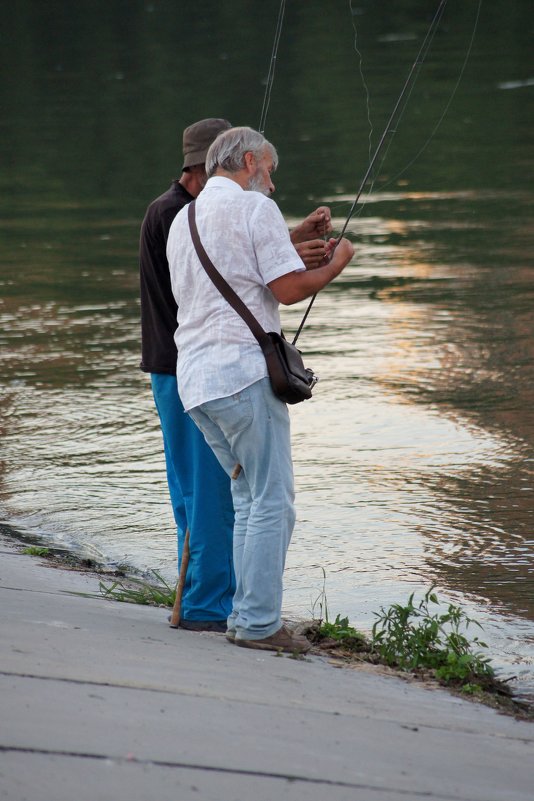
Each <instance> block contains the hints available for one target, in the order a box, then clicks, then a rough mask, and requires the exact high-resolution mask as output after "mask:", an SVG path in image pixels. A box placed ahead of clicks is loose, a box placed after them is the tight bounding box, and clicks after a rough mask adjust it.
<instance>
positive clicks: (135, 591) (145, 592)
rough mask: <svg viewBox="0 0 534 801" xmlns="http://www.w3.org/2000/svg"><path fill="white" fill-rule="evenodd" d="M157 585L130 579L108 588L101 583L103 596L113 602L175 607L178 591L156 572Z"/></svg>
mask: <svg viewBox="0 0 534 801" xmlns="http://www.w3.org/2000/svg"><path fill="white" fill-rule="evenodd" d="M151 573H152V575H153V576H154V577H155V578H156V583H154V582H149V581H146V580H143V579H136V578H128V579H127V580H125V581H114V582H113V583H112V584H111V586H106V584H104V582H103V581H101V582H100V583H99V590H100V593H101V595H103V596H104V597H105V598H109V599H112V600H113V601H122V602H124V603H129V604H143V605H145V606H170V607H172V606H173V605H174V600H175V598H176V589H175V587H171V586H170V585H169V584H167V582H166V581H165V579H164V578H163V577H162V576H161V575H160V574H159V573H158V572H157V571H156V570H152V571H151Z"/></svg>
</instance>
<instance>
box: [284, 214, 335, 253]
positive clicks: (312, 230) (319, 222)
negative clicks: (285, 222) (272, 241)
mask: <svg viewBox="0 0 534 801" xmlns="http://www.w3.org/2000/svg"><path fill="white" fill-rule="evenodd" d="M331 230H332V220H331V217H330V209H329V208H328V206H319V208H318V209H315V211H312V213H311V214H308V216H307V217H305V218H304V220H303V221H302V222H301V223H300V225H297V226H296V227H295V228H293V230H292V231H291V233H290V234H289V236H290V237H291V241H292V242H293V244H294V245H297V244H299V243H300V242H306V240H308V239H317V238H318V237H320V236H326V235H327V234H329V233H330V232H331ZM299 255H300V253H299ZM301 258H302V256H301ZM303 261H304V260H303Z"/></svg>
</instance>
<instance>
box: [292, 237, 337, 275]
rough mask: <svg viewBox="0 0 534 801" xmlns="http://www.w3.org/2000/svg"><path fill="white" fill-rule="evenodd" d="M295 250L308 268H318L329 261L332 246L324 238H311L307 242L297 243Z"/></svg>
mask: <svg viewBox="0 0 534 801" xmlns="http://www.w3.org/2000/svg"><path fill="white" fill-rule="evenodd" d="M334 242H335V240H334ZM295 250H296V251H297V253H298V254H299V256H300V258H301V259H302V261H303V262H304V264H305V265H306V269H307V270H316V269H317V267H320V266H321V264H324V263H325V262H326V261H327V256H328V254H329V252H330V250H331V247H330V243H328V242H325V241H324V239H309V240H308V241H307V242H299V243H298V244H296V245H295Z"/></svg>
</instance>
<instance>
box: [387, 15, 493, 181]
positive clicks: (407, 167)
mask: <svg viewBox="0 0 534 801" xmlns="http://www.w3.org/2000/svg"><path fill="white" fill-rule="evenodd" d="M481 9H482V0H478V6H477V12H476V16H475V22H474V25H473V31H472V33H471V39H470V41H469V44H468V46H467V52H466V54H465V58H464V61H463V64H462V66H461V68H460V74H459V76H458V80H457V81H456V84H455V85H454V88H453V90H452V93H451V95H450V97H449V99H448V101H447V103H446V105H445V108H444V110H443V113H442V115H441V117H440V118H439V120H438V121H437V123H436V125H435V126H434V128H433V129H432V131H431V133H430V135H429V137H428V139H427V140H426V142H425V143H424V145H423V146H422V147H421V149H420V150H419V151H418V152H417V153H416V154H415V156H414V157H413V159H412V160H411V161H409V162H408V164H407V165H406V166H405V167H403V168H402V170H401V171H400V172H398V173H397V174H396V175H395V176H394V177H393V178H391V179H390V180H389V181H387V183H385V184H383V186H381V189H385V188H386V187H388V186H391V184H393V183H395V181H397V180H398V179H399V178H400V177H401V175H404V173H405V172H406V171H407V170H409V169H410V167H411V166H412V165H413V164H415V162H416V161H417V159H418V158H419V157H420V156H421V154H422V153H424V151H425V150H426V149H427V147H428V145H429V144H430V142H431V141H432V139H433V138H434V136H435V135H436V133H437V131H438V128H439V127H440V125H441V123H442V122H443V120H444V119H445V116H446V115H447V112H448V111H449V108H450V105H451V103H452V101H453V100H454V97H455V95H456V92H457V91H458V87H459V86H460V83H461V80H462V78H463V75H464V72H465V68H466V67H467V62H468V61H469V58H470V56H471V50H472V49H473V43H474V41H475V36H476V32H477V29H478V23H479V19H480V11H481ZM388 149H389V148H388ZM386 155H387V151H386ZM384 158H385V156H384ZM382 163H383V161H382Z"/></svg>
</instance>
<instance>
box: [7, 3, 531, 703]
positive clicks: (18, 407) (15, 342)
mask: <svg viewBox="0 0 534 801" xmlns="http://www.w3.org/2000/svg"><path fill="white" fill-rule="evenodd" d="M230 5H232V7H233V11H232V13H230V11H231V9H230ZM287 5H288V8H287V11H286V18H285V22H284V29H283V34H282V38H281V43H280V50H279V54H278V64H277V73H276V78H275V83H274V87H273V93H272V101H271V108H270V110H269V117H268V122H267V131H266V132H267V135H268V136H269V137H270V138H271V139H272V140H273V142H274V143H275V144H276V145H277V147H278V150H279V153H280V158H281V165H280V168H279V170H278V172H277V175H276V176H275V182H276V184H277V193H276V195H275V199H277V200H278V202H279V204H280V206H281V208H282V210H283V212H284V215H285V216H286V219H287V222H288V225H292V224H294V223H295V222H296V221H298V220H299V219H300V218H301V217H302V216H303V215H304V214H306V213H307V212H308V211H309V210H311V208H313V207H314V206H315V205H316V204H318V203H323V202H326V203H328V204H329V205H330V206H331V208H332V213H333V218H334V225H335V228H336V229H337V230H338V231H339V230H340V228H341V226H342V225H343V222H344V219H345V216H346V214H347V211H348V208H349V206H350V202H351V201H352V198H353V197H354V194H355V192H356V190H357V188H358V185H359V181H360V179H361V177H362V175H363V173H364V172H365V167H366V164H367V161H368V158H369V149H370V148H371V150H372V148H373V147H374V146H376V143H377V141H378V138H379V136H380V134H381V131H382V129H383V127H384V125H385V122H386V120H387V118H388V115H389V112H390V110H391V108H392V106H393V104H394V102H395V99H396V96H397V94H398V92H399V91H400V88H401V86H402V83H403V81H404V78H405V77H406V75H407V73H408V70H409V68H410V66H411V63H412V61H413V59H414V57H415V54H416V53H417V50H418V49H419V46H420V42H421V40H422V37H424V35H425V32H426V29H427V27H428V24H429V22H430V19H431V17H432V14H433V11H434V10H435V8H434V4H433V3H430V2H429V3H420V2H419V3H415V2H408V0H407V1H406V2H402V3H401V2H399V3H397V4H395V7H396V10H395V12H394V13H393V12H392V13H389V14H385V13H384V9H383V8H382V5H381V4H380V3H378V2H376V3H375V2H370V1H369V2H360V3H357V2H356V0H353V2H352V3H348V2H339V3H338V2H336V3H329V4H328V14H329V18H328V20H327V19H326V18H325V12H324V9H325V4H324V3H321V2H318V0H314V1H313V2H307V3H306V4H298V3H288V4H287ZM278 7H279V3H278V2H275V1H274V0H272V1H271V2H265V3H262V4H257V3H252V2H251V1H249V2H246V0H241V2H236V3H234V4H222V3H216V2H200V3H198V2H195V3H192V2H182V3H180V4H175V3H171V2H151V3H133V4H131V7H130V8H129V13H128V15H127V16H125V15H124V9H125V7H124V4H122V3H119V2H117V1H116V0H111V2H107V3H106V4H103V3H95V4H92V5H91V6H90V7H89V6H87V7H86V6H83V5H82V6H80V7H78V6H76V8H74V7H73V6H72V4H69V3H66V2H59V1H58V2H56V3H53V4H47V5H46V6H43V5H42V4H41V3H38V2H36V1H34V2H21V3H17V4H16V7H15V8H14V9H13V13H12V14H10V16H9V19H6V21H5V26H3V27H4V28H5V30H4V31H3V33H2V37H3V39H4V41H3V55H2V58H3V59H4V60H5V64H3V67H4V68H3V69H2V73H1V74H2V78H0V96H1V98H2V107H3V108H4V109H5V113H4V115H3V121H2V124H1V125H0V152H1V154H2V162H3V165H4V166H3V169H2V174H1V177H0V182H1V183H0V185H1V190H2V191H1V199H0V208H1V211H2V229H1V239H0V253H1V265H2V266H1V274H0V295H1V298H0V321H1V332H0V344H1V347H2V360H1V364H0V382H1V383H0V414H1V422H0V435H1V451H0V521H1V522H2V523H3V524H4V525H7V526H11V527H12V529H13V530H14V531H18V532H21V533H22V534H24V535H27V536H32V537H34V538H37V539H39V540H41V539H42V540H43V541H44V542H52V543H54V544H56V545H60V546H62V547H66V548H69V549H73V550H75V551H76V552H78V553H79V554H80V555H85V556H91V557H93V558H96V559H98V560H101V561H104V562H106V563H108V564H110V565H112V564H115V565H116V564H120V565H124V566H126V567H127V568H130V569H135V570H137V571H140V572H141V573H147V571H150V570H153V569H155V570H159V571H161V573H162V574H163V575H164V576H165V577H166V578H168V579H169V580H171V581H172V580H174V578H175V576H176V554H175V547H176V546H175V534H174V531H173V523H172V517H171V512H170V508H169V505H168V503H167V495H166V484H165V474H164V465H163V454H162V444H161V439H160V434H159V428H158V423H157V417H156V414H155V411H154V408H153V403H152V399H151V396H150V391H149V386H148V381H147V378H146V376H145V375H143V374H142V373H141V372H140V371H139V370H138V367H137V365H138V361H139V303H138V278H137V240H138V232H139V225H140V222H141V219H142V216H143V213H144V209H145V207H146V205H147V203H148V202H149V201H150V200H151V199H152V198H153V197H155V196H156V195H157V194H159V193H160V192H161V191H163V190H164V189H165V188H166V187H167V185H168V183H169V182H170V180H171V179H172V178H173V177H175V176H176V175H177V174H179V167H180V132H181V130H182V128H183V127H184V126H185V125H187V124H189V123H190V122H192V121H194V120H195V119H199V118H201V117H204V116H212V115H216V116H226V117H228V118H229V119H231V120H232V121H233V122H234V123H236V124H241V123H243V124H252V125H256V124H257V122H258V119H259V115H260V110H261V103H262V98H263V87H264V83H265V76H266V73H267V69H268V65H269V56H270V52H271V46H272V36H273V34H274V28H275V23H276V16H277V13H278ZM422 7H424V10H422ZM199 9H201V11H202V13H199ZM477 10H478V3H477V2H475V1H474V2H472V3H459V2H456V3H455V2H451V3H449V6H448V8H447V10H446V13H445V16H444V19H443V23H442V27H441V28H440V30H439V32H438V34H437V35H436V37H435V39H434V42H433V45H432V48H431V51H430V53H429V56H428V58H427V61H426V63H425V64H424V65H423V67H422V68H421V70H420V74H419V77H418V81H417V83H416V86H415V89H414V91H413V93H412V95H411V97H410V101H409V104H408V106H407V108H406V111H405V113H404V115H403V117H402V119H401V122H400V124H399V126H398V131H397V133H396V134H395V136H394V137H392V138H391V141H390V142H388V145H389V147H388V148H387V158H386V160H385V161H384V163H383V164H381V166H380V173H379V175H378V176H377V178H376V180H375V182H374V185H373V187H372V191H371V192H370V193H369V194H368V193H366V197H365V205H364V206H363V207H362V208H361V209H359V211H358V213H357V214H356V215H355V217H354V218H353V219H352V221H351V223H350V226H349V229H348V233H349V236H350V237H351V238H352V239H353V241H354V243H355V246H356V255H355V258H354V260H353V262H352V264H351V265H350V266H349V267H348V268H347V270H346V271H345V273H344V274H343V276H342V277H341V278H340V279H339V280H338V281H337V282H336V283H335V284H333V285H332V286H331V287H329V288H328V289H327V290H326V291H325V292H323V293H321V295H320V296H319V298H318V299H317V301H316V304H315V306H314V309H313V312H312V314H311V316H310V321H309V324H308V325H307V326H306V328H305V330H304V333H303V334H302V336H301V339H300V343H301V346H302V349H303V350H304V352H305V354H306V361H307V362H309V364H310V365H311V366H313V367H314V369H315V371H316V372H317V373H318V374H319V375H320V383H319V384H318V386H317V388H316V390H315V393H314V398H313V399H312V401H310V402H307V403H304V404H301V405H300V406H298V407H295V408H292V410H291V417H292V430H293V441H294V461H295V473H296V485H297V507H298V518H297V526H296V530H295V535H294V539H293V542H292V545H291V548H290V551H289V554H288V562H287V569H286V593H285V609H286V611H287V612H288V613H292V614H298V615H301V616H304V615H307V614H308V613H309V612H310V610H312V609H313V608H314V605H315V607H316V610H317V603H316V602H317V599H318V597H319V595H320V594H321V591H322V589H323V571H324V573H325V575H326V595H327V599H328V607H329V612H330V616H331V617H334V616H335V614H337V613H338V612H339V613H341V614H342V615H348V616H349V617H350V619H351V622H352V623H353V624H354V625H357V626H361V627H363V628H369V627H370V626H371V625H372V623H373V620H374V618H373V612H375V611H378V610H379V609H380V607H381V606H387V605H389V604H390V603H393V602H398V601H404V600H406V599H407V597H408V595H409V594H410V593H411V592H416V593H417V594H418V596H420V595H421V594H422V593H423V592H425V591H426V590H427V589H428V588H429V587H430V586H431V585H432V584H435V585H436V586H437V592H438V596H439V597H440V599H442V601H443V602H449V601H454V602H457V603H461V604H462V605H463V606H464V607H465V609H466V611H467V612H468V613H469V614H471V615H472V616H473V617H475V618H476V619H477V620H479V621H480V622H481V623H482V624H483V626H484V634H483V635H482V638H483V639H484V640H485V641H486V642H487V643H488V645H489V647H490V650H489V653H490V655H491V656H492V658H493V661H494V664H495V665H496V666H497V667H498V668H499V669H500V670H501V671H502V674H503V675H505V676H506V677H510V676H516V677H517V678H516V679H515V680H514V686H515V687H516V689H517V690H518V692H519V693H522V694H525V695H527V694H528V695H532V694H534V533H533V528H534V525H533V520H534V514H533V509H534V481H533V473H534V367H533V364H534V333H533V328H532V322H533V313H532V312H533V308H534V304H533V299H534V298H533V296H534V292H533V262H532V255H531V254H532V250H533V244H534V242H533V238H534V237H533V230H534V229H533V225H532V210H533V205H534V193H533V191H532V186H531V178H530V176H531V175H532V166H533V148H532V141H531V130H532V124H533V122H534V113H533V102H532V101H533V95H534V77H533V73H532V64H531V62H530V60H529V59H530V48H529V41H530V38H529V37H530V34H531V28H532V20H531V15H530V7H529V4H527V2H515V3H508V2H506V3H504V2H499V1H496V2H493V3H492V4H491V5H490V4H485V5H482V10H481V14H480V19H479V22H478V27H477V30H476V34H475V37H474V41H473V46H472V50H471V53H470V57H469V60H468V62H467V66H466V68H465V71H464V73H463V76H462V80H461V82H460V84H459V86H458V87H457V90H456V92H455V94H454V97H453V99H452V101H451V95H452V93H453V90H454V89H455V86H456V83H457V81H458V77H459V75H460V73H461V71H462V66H463V63H464V58H465V55H466V52H467V50H468V48H469V45H470V42H471V37H472V33H473V28H474V24H475V18H476V13H477ZM193 11H194V12H195V13H194V15H193ZM237 11H238V12H239V13H238V14H237V16H236V12H237ZM192 15H193V16H192ZM191 18H194V19H195V20H196V23H195V25H194V26H193V27H191V23H190V20H191ZM237 19H238V20H239V22H236V20H237ZM184 31H187V34H184ZM355 44H356V47H357V49H358V51H359V53H358V52H357V50H356V49H355ZM360 67H361V72H362V73H363V76H364V79H365V86H364V85H363V84H362V76H361V72H360ZM201 87H202V88H201ZM367 94H368V96H369V100H368V101H367ZM445 109H446V113H445V116H444V117H443V120H442V121H441V122H440V118H441V116H442V114H443V112H444V110H445ZM433 132H434V135H433V137H432V139H431V140H430V142H428V139H429V137H430V135H431V134H432V133H433ZM416 156H417V158H415V160H414V157H416ZM304 306H305V304H299V305H298V306H295V307H292V308H290V309H284V310H283V323H284V327H285V328H286V329H287V330H288V331H292V330H294V329H295V328H296V327H297V325H298V322H299V320H300V317H301V315H302V313H303V310H304ZM475 633H476V632H475Z"/></svg>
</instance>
